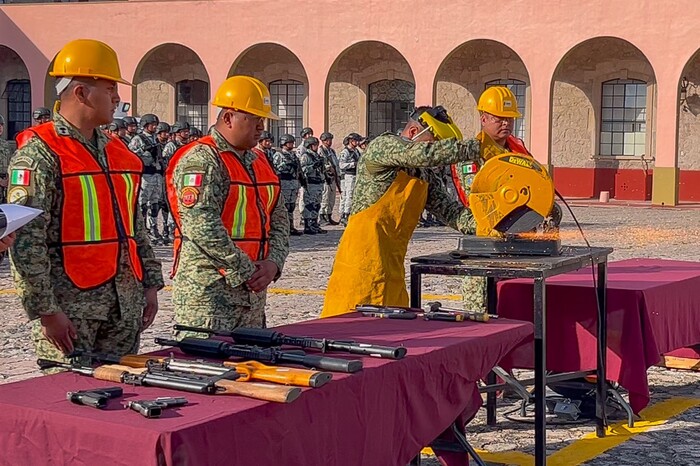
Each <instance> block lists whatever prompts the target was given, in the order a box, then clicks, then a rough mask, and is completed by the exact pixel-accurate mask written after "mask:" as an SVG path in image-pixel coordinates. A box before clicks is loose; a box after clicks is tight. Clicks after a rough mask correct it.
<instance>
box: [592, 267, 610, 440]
mask: <svg viewBox="0 0 700 466" xmlns="http://www.w3.org/2000/svg"><path fill="white" fill-rule="evenodd" d="M607 276H608V263H607V262H601V263H599V264H598V287H597V290H596V291H597V298H598V364H597V366H596V376H597V378H598V380H597V384H596V393H595V416H596V426H595V433H596V436H598V437H605V427H606V426H607V419H606V416H605V404H606V400H607V396H608V388H607V380H606V366H607V347H608V305H607V302H608V301H607V297H606V290H607V280H608V277H607Z"/></svg>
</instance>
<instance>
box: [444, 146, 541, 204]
mask: <svg viewBox="0 0 700 466" xmlns="http://www.w3.org/2000/svg"><path fill="white" fill-rule="evenodd" d="M506 149H507V150H508V151H510V152H515V153H516V154H523V155H529V156H532V154H530V152H528V150H527V148H526V147H525V143H524V142H523V141H522V139H519V138H516V137H515V136H513V135H510V136H508V139H506ZM450 171H451V172H452V182H453V183H454V185H455V191H457V197H458V198H459V200H460V201H462V204H464V205H465V206H467V207H468V206H469V197H468V196H467V193H466V192H464V187H463V186H462V179H461V176H460V174H459V173H458V171H457V164H456V163H455V164H452V166H451V167H450Z"/></svg>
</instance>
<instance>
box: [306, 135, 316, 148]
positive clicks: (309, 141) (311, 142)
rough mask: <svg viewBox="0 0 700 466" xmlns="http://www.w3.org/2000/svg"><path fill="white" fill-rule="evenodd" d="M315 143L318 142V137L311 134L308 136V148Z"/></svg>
mask: <svg viewBox="0 0 700 466" xmlns="http://www.w3.org/2000/svg"><path fill="white" fill-rule="evenodd" d="M314 144H318V138H315V137H313V136H309V137H308V138H306V139H304V147H305V148H306V149H308V148H309V147H311V146H313V145H314Z"/></svg>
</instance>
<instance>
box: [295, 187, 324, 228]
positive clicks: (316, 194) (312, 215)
mask: <svg viewBox="0 0 700 466" xmlns="http://www.w3.org/2000/svg"><path fill="white" fill-rule="evenodd" d="M324 185H325V183H317V184H311V183H309V184H308V185H307V186H306V189H304V198H303V199H304V211H303V212H302V213H301V217H302V218H303V219H305V220H311V219H313V220H316V219H318V211H319V210H320V209H321V197H322V196H323V186H324Z"/></svg>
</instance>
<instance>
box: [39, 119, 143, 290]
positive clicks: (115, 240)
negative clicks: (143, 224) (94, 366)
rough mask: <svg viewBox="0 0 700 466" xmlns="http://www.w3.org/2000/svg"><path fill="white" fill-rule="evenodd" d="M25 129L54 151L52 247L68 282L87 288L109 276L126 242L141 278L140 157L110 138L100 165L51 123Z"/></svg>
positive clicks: (115, 268) (132, 261)
mask: <svg viewBox="0 0 700 466" xmlns="http://www.w3.org/2000/svg"><path fill="white" fill-rule="evenodd" d="M28 131H30V132H31V133H32V134H31V135H32V136H33V135H36V136H37V137H38V138H39V139H41V140H42V141H43V142H44V144H46V145H47V146H48V148H49V150H50V151H51V152H52V153H53V154H55V156H56V160H57V161H58V165H59V168H60V171H61V176H60V180H59V182H60V184H61V190H62V192H63V200H62V201H61V206H60V213H59V221H60V222H61V236H60V239H59V242H58V244H57V245H56V247H58V248H59V252H60V255H61V257H62V258H63V269H64V270H65V272H66V275H67V276H68V278H69V279H70V281H71V282H73V284H74V285H75V286H76V287H78V288H80V289H82V290H87V289H92V288H96V287H99V286H101V285H104V284H105V283H107V282H109V281H110V280H112V279H113V278H114V277H115V276H116V275H117V270H118V268H119V254H120V247H121V245H122V244H123V243H126V244H127V246H128V251H129V259H130V260H129V263H130V265H131V270H132V271H133V273H134V275H135V276H136V278H137V279H138V280H139V281H143V264H142V262H141V257H140V256H139V253H138V245H137V243H136V239H135V238H134V230H135V225H136V213H137V209H138V193H139V187H140V186H141V172H142V171H143V163H142V162H141V160H140V159H139V158H138V157H137V156H136V155H135V154H133V153H132V152H131V151H129V150H128V149H127V148H126V146H125V145H124V144H123V143H121V142H117V141H115V140H110V141H109V142H108V143H107V145H106V146H105V154H106V156H107V168H106V169H104V168H103V167H102V166H101V165H100V164H99V163H98V162H97V160H96V159H95V157H94V156H93V155H92V154H91V153H90V152H89V151H88V150H87V148H85V146H84V145H83V144H81V143H80V142H79V141H78V140H76V139H74V138H72V137H66V136H59V135H58V134H57V133H56V129H55V127H54V124H53V122H49V123H44V124H42V125H39V126H35V127H33V128H30V129H29V130H28ZM25 143H26V141H25Z"/></svg>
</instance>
